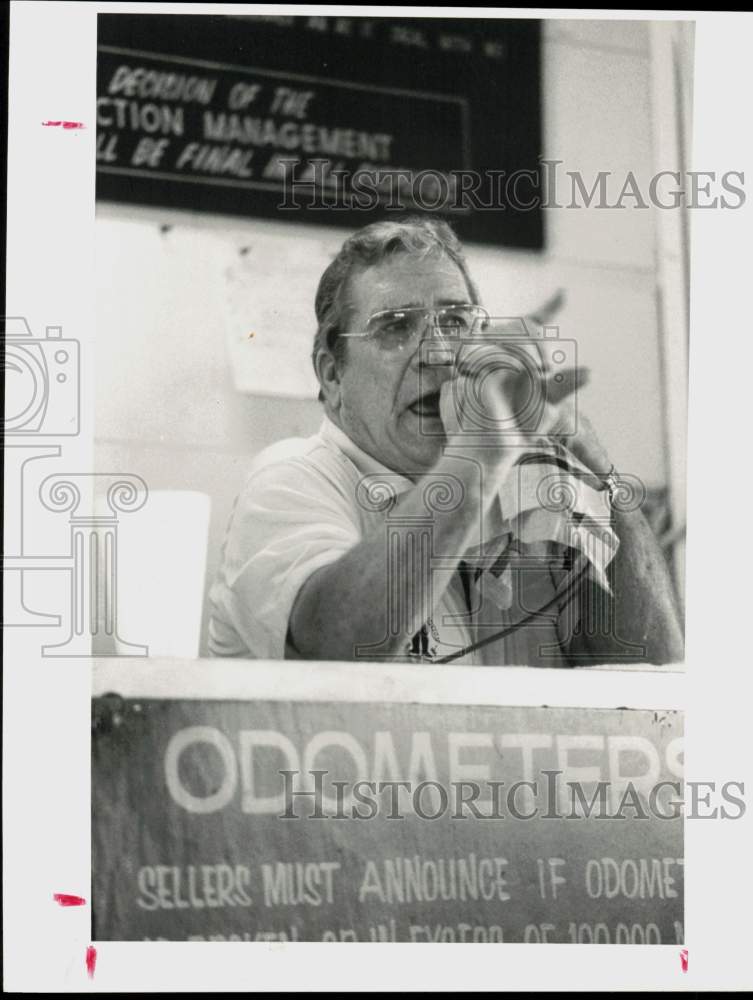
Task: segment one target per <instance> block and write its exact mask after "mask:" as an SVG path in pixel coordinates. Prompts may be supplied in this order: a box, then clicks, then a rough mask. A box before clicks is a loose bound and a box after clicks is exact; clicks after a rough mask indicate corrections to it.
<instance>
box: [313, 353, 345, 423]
mask: <svg viewBox="0 0 753 1000" xmlns="http://www.w3.org/2000/svg"><path fill="white" fill-rule="evenodd" d="M315 370H316V375H317V378H318V379H319V385H320V386H321V389H322V394H323V395H324V400H325V402H326V403H327V405H328V406H329V407H330V409H332V410H333V411H334V412H335V413H337V411H338V410H339V409H340V403H341V395H342V389H341V385H340V365H338V363H337V361H336V360H335V358H334V357H333V356H332V355H331V354H330V353H329V351H319V353H318V354H317V356H316V364H315Z"/></svg>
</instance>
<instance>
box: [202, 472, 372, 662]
mask: <svg viewBox="0 0 753 1000" xmlns="http://www.w3.org/2000/svg"><path fill="white" fill-rule="evenodd" d="M360 538H361V532H360V528H359V524H358V522H357V518H356V517H355V516H354V513H353V508H352V502H351V503H349V502H348V498H347V495H346V493H344V492H343V491H342V490H341V489H339V488H338V487H337V486H335V485H334V484H333V483H332V482H330V481H329V480H328V479H327V477H326V476H325V475H323V474H322V472H320V471H319V470H318V469H316V468H315V467H313V466H312V465H309V464H308V463H306V462H305V461H300V460H295V459H291V460H288V461H285V462H280V463H278V464H275V465H272V466H270V467H266V468H263V469H261V470H260V471H258V472H256V473H254V474H252V475H251V477H250V478H249V479H248V481H247V482H246V485H245V487H244V489H243V491H242V493H241V494H240V496H239V498H238V500H237V502H236V506H235V510H234V512H233V515H232V518H231V521H230V525H229V527H228V532H227V536H226V539H225V546H224V550H223V557H222V565H221V568H220V572H219V575H218V579H217V581H216V583H215V585H214V587H213V588H212V593H211V602H212V617H211V621H210V649H211V652H212V653H213V654H214V655H220V656H251V657H253V658H256V659H283V658H284V656H285V638H286V635H287V629H288V621H289V618H290V613H291V610H292V607H293V603H294V601H295V599H296V596H297V594H298V591H299V590H300V588H301V586H302V585H303V584H304V583H305V581H306V580H307V579H308V577H309V576H310V575H311V574H312V573H313V572H315V571H316V570H317V569H319V568H320V567H322V566H325V565H327V564H329V563H332V562H335V561H336V560H337V559H339V558H340V557H341V556H342V555H343V554H344V553H345V552H347V551H348V550H349V549H351V548H352V547H353V546H354V545H356V544H357V543H358V541H359V540H360Z"/></svg>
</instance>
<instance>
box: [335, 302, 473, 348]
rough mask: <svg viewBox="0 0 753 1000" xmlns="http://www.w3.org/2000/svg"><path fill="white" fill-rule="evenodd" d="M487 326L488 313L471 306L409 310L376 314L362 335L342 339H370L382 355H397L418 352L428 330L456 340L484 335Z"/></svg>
mask: <svg viewBox="0 0 753 1000" xmlns="http://www.w3.org/2000/svg"><path fill="white" fill-rule="evenodd" d="M488 322H489V313H488V312H487V311H486V309H484V308H483V307H482V306H476V305H473V304H471V303H462V304H460V305H456V306H443V307H442V308H441V309H425V308H424V307H423V306H409V307H408V308H406V309H383V310H382V311H381V312H377V313H374V314H373V315H372V316H370V317H369V319H368V321H367V323H366V329H365V330H364V331H363V332H362V333H345V334H343V336H345V337H368V338H369V339H371V340H374V341H375V342H376V343H377V344H378V345H379V347H380V348H381V349H382V350H383V351H385V352H387V353H389V354H397V353H399V352H403V351H406V350H408V349H414V350H415V347H416V345H417V343H418V342H419V340H421V339H422V334H424V332H425V331H426V330H427V329H431V332H432V334H433V335H436V333H437V332H439V334H440V335H441V336H442V337H447V338H452V339H456V338H460V337H470V336H472V335H473V334H474V333H479V332H482V331H483V329H484V327H485V325H486V324H487V323H488Z"/></svg>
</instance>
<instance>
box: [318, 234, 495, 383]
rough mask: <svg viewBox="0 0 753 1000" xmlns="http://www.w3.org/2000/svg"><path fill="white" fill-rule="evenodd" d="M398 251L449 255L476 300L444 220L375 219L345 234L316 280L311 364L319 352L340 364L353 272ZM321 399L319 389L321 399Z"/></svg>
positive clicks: (460, 250)
mask: <svg viewBox="0 0 753 1000" xmlns="http://www.w3.org/2000/svg"><path fill="white" fill-rule="evenodd" d="M401 253H405V254H411V255H412V256H414V257H427V256H429V255H436V256H445V257H449V258H450V260H452V261H454V262H455V263H456V264H457V266H458V268H459V269H460V271H461V273H462V275H463V277H464V278H465V283H466V285H467V286H468V293H469V295H470V298H471V302H474V303H476V304H478V302H479V294H478V289H477V288H476V285H475V283H474V281H473V279H472V278H471V276H470V273H469V271H468V265H467V263H466V260H465V255H464V253H463V248H462V246H461V245H460V241H459V240H458V238H457V236H456V235H455V233H454V232H453V231H452V229H451V228H450V227H449V225H448V224H447V223H446V222H443V221H441V220H439V219H430V218H428V217H426V216H421V215H413V216H408V217H407V218H405V219H402V220H399V221H395V220H386V221H384V222H373V223H371V225H368V226H364V228H363V229H359V230H358V231H357V232H356V233H354V234H353V235H352V236H350V237H348V239H347V240H346V241H345V242H344V243H343V245H342V247H341V248H340V251H339V253H338V254H337V256H336V257H335V259H334V260H333V261H332V263H331V264H330V265H329V266H328V267H327V270H326V271H325V272H324V274H323V275H322V276H321V279H320V281H319V287H318V289H317V292H316V300H315V309H316V320H317V330H316V334H315V336H314V347H313V351H312V353H311V360H312V362H313V364H314V368H315V369H316V361H317V358H318V356H319V354H320V353H321V352H323V351H326V352H327V353H329V354H331V355H332V356H333V357H334V358H335V360H336V362H337V363H338V364H339V363H341V362H342V361H343V360H344V357H345V343H346V341H345V340H344V339H343V338H342V337H341V336H340V335H341V334H342V333H343V332H344V330H345V327H346V325H347V312H348V299H347V285H348V281H349V279H350V278H351V276H352V275H353V274H354V273H355V272H356V271H358V270H362V269H363V268H366V267H373V266H374V265H376V264H380V263H381V262H382V261H383V260H385V259H386V258H387V257H390V256H392V255H394V254H401ZM323 398H324V397H323V394H322V393H321V392H320V393H319V399H320V400H322V399H323Z"/></svg>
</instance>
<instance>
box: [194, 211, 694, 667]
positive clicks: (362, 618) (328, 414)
mask: <svg viewBox="0 0 753 1000" xmlns="http://www.w3.org/2000/svg"><path fill="white" fill-rule="evenodd" d="M316 317H317V321H318V329H317V332H316V337H315V342H314V350H313V364H314V368H315V370H316V374H317V377H318V380H319V384H320V387H321V392H320V400H322V402H323V404H324V412H325V417H324V421H323V424H322V427H321V429H320V430H319V433H318V434H316V435H314V436H313V437H311V438H308V439H306V440H294V441H287V442H282V443H281V444H280V445H276V446H273V447H272V448H270V449H267V450H266V451H265V452H263V453H262V454H261V455H260V456H259V457H258V458H257V460H256V461H255V463H254V466H253V468H252V471H251V475H250V477H249V479H248V481H247V483H246V486H245V489H244V491H243V493H242V494H241V496H240V497H239V499H238V501H237V504H236V508H235V510H234V513H233V516H232V519H231V523H230V526H229V530H228V535H227V538H226V541H225V546H224V550H223V562H222V566H221V570H220V573H219V576H218V579H217V581H216V583H215V585H214V587H213V589H212V594H211V598H212V605H213V611H212V618H211V622H210V646H211V650H212V652H213V653H214V654H215V655H226V656H246V657H255V658H270V659H275V658H303V659H316V660H357V659H365V660H381V659H387V660H399V661H406V662H411V661H435V662H455V663H468V664H477V665H484V664H489V665H511V664H516V665H541V666H568V665H573V664H578V663H593V662H624V661H629V662H635V661H636V660H639V661H640V660H647V661H650V662H654V663H666V662H675V661H678V660H680V659H681V658H682V635H681V630H680V625H679V620H678V616H677V612H676V609H675V606H674V600H673V595H672V588H671V584H670V580H669V576H668V573H667V569H666V566H665V565H664V560H663V558H662V555H661V552H660V550H659V548H658V546H657V543H656V541H655V539H654V537H653V535H652V532H651V530H650V528H649V526H648V524H647V522H646V520H645V518H644V517H643V515H642V513H641V511H640V510H639V509H633V510H629V509H620V504H618V503H615V502H614V501H615V498H616V495H617V493H618V492H619V490H618V489H617V490H616V489H615V486H616V482H615V479H614V475H612V476H611V477H610V476H609V475H607V474H608V473H609V472H610V470H613V466H612V465H611V463H610V461H609V459H608V457H607V455H606V453H605V451H604V449H603V447H602V446H601V445H600V443H599V442H598V440H597V438H596V435H595V434H594V432H593V430H592V428H591V427H590V425H589V424H588V422H587V421H586V420H585V418H582V417H581V418H580V419H579V420H578V422H577V425H576V426H571V425H572V419H571V417H572V406H571V404H572V393H573V392H574V391H575V389H577V386H578V384H579V383H582V381H583V378H584V375H583V374H582V373H577V372H573V371H568V372H567V376H568V377H564V376H563V375H562V374H561V373H558V374H556V375H555V374H552V372H551V371H550V370H549V368H547V366H546V365H545V364H544V363H543V362H542V356H541V352H540V350H539V349H537V348H536V346H535V345H536V340H535V338H531V347H530V349H529V348H528V346H527V344H524V351H523V353H522V354H521V352H520V351H519V350H518V352H517V360H515V361H513V362H512V363H510V362H509V359H510V357H511V356H512V355H511V350H512V348H511V347H509V348H508V346H507V344H508V343H509V344H512V341H509V342H508V341H506V340H505V337H504V336H494V335H493V334H494V333H495V329H496V328H495V327H494V324H493V323H490V322H489V317H488V315H487V314H486V313H485V311H484V310H483V308H482V307H481V306H480V304H479V297H478V293H477V290H476V288H475V285H474V284H473V281H472V279H471V277H470V275H469V273H468V269H467V266H466V263H465V260H464V257H463V252H462V248H461V246H460V244H459V242H458V241H457V239H456V237H455V236H454V234H453V232H452V230H451V229H450V228H449V227H448V226H447V225H446V224H445V223H442V222H437V221H434V220H431V219H428V218H412V219H408V220H406V221H402V222H393V221H385V222H379V223H374V224H372V225H370V226H367V227H365V228H364V229H362V230H360V231H359V232H357V233H356V234H354V235H353V236H352V237H351V238H350V239H348V240H347V241H346V242H345V244H344V245H343V247H342V249H341V251H340V253H339V254H338V256H337V257H336V258H335V260H334V261H333V262H332V263H331V264H330V265H329V267H328V268H327V270H326V271H325V273H324V275H323V276H322V279H321V281H320V284H319V289H318V291H317V296H316ZM527 329H528V328H527V327H524V330H527ZM497 332H498V331H497ZM506 332H508V331H504V330H503V331H502V333H503V334H505V333H506ZM516 343H517V344H518V347H519V346H520V338H518V339H517V341H516ZM513 353H514V352H513ZM532 387H533V390H534V393H533V397H532V396H531V392H532ZM534 397H535V398H534ZM531 398H534V402H536V401H538V402H539V403H540V405H536V406H534V407H533V411H532V410H531V407H530V406H528V407H527V406H526V405H525V404H526V400H527V401H528V402H530V400H531ZM524 411H525V416H524ZM532 412H533V413H534V416H533V418H532V417H531V413H532ZM565 428H567V429H568V430H567V434H568V436H567V437H562V436H561V434H562V432H563V431H564V429H565ZM547 463H549V464H548V465H547ZM553 469H554V471H555V472H556V473H558V474H560V475H561V476H562V477H564V479H563V480H562V481H565V480H566V482H567V485H568V486H569V487H571V488H572V489H573V490H574V494H573V495H576V494H577V496H578V497H580V499H579V500H578V501H577V503H576V502H574V504H573V509H572V510H571V511H569V512H567V511H564V510H562V509H558V508H556V506H555V508H551V509H550V508H549V507H546V504H545V502H543V501H541V497H540V490H539V486H540V484H541V483H542V482H543V481H544V478H546V477H547V476H548V477H551V474H552V470H553ZM530 470H534V472H536V474H537V475H538V476H539V479H537V480H535V482H534V487H533V488H528V492H527V493H525V491H522V492H521V488H520V483H521V482H523V478H524V477H523V473H524V472H530ZM529 480H530V476H529ZM558 482H560V481H559V480H558ZM560 485H561V482H560ZM617 485H618V484H617ZM529 487H530V483H529ZM531 489H532V490H533V491H531ZM524 493H525V497H524V499H522V500H521V497H523V494H524ZM532 497H533V499H532ZM516 498H517V499H516ZM596 501H601V502H602V511H604V510H605V511H606V519H605V518H604V517H603V516H602V515H601V514H599V513H595V512H594V511H595V502H596ZM516 505H517V506H516ZM623 507H624V505H623ZM568 518H569V519H568ZM542 525H543V527H542ZM583 525H590V528H591V534H590V535H589V534H588V532H585V537H587V538H588V539H590V541H589V542H588V543H584V542H583V538H584V532H583V531H580V528H581V527H583ZM537 532H538V534H537ZM542 532H543V534H542ZM594 539H596V541H597V542H599V544H601V543H603V544H601V550H600V551H601V555H600V556H599V555H598V554H597V555H595V554H594V553H595V551H596V550H595V549H594V546H593V544H591V542H593V540H594ZM607 550H608V551H607ZM615 550H616V552H615ZM605 553H606V554H605Z"/></svg>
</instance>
